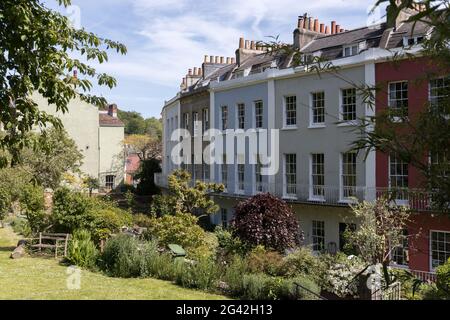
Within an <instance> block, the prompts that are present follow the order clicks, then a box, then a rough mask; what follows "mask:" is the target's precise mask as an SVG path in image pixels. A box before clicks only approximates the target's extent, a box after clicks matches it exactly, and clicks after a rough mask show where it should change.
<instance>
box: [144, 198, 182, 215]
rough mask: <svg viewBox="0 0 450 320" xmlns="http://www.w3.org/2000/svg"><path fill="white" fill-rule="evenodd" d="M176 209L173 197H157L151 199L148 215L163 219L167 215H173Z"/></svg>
mask: <svg viewBox="0 0 450 320" xmlns="http://www.w3.org/2000/svg"><path fill="white" fill-rule="evenodd" d="M175 208H176V199H175V197H172V196H168V195H157V196H154V197H153V201H152V205H151V207H150V213H151V214H152V215H153V216H157V217H163V216H167V215H174V214H175Z"/></svg>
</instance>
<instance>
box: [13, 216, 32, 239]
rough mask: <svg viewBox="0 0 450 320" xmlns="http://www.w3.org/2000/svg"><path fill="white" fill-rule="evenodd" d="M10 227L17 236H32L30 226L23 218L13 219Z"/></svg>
mask: <svg viewBox="0 0 450 320" xmlns="http://www.w3.org/2000/svg"><path fill="white" fill-rule="evenodd" d="M11 227H12V228H13V231H14V232H15V233H17V234H21V235H23V236H24V237H26V238H27V237H30V236H31V234H32V231H31V228H30V225H29V224H28V221H27V219H24V218H14V220H12V221H11Z"/></svg>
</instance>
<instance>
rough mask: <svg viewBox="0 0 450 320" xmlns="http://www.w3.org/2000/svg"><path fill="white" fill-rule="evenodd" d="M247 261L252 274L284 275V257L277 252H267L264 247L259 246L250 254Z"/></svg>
mask: <svg viewBox="0 0 450 320" xmlns="http://www.w3.org/2000/svg"><path fill="white" fill-rule="evenodd" d="M246 260H247V264H248V267H249V270H250V271H251V272H252V273H265V274H268V275H271V276H281V275H283V270H282V267H283V257H282V256H281V255H280V254H279V253H278V252H276V251H266V250H265V249H264V247H262V246H258V247H256V248H255V249H253V250H252V251H251V252H250V253H249V254H248V256H247V259H246Z"/></svg>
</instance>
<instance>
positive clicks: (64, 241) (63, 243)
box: [30, 232, 70, 258]
mask: <svg viewBox="0 0 450 320" xmlns="http://www.w3.org/2000/svg"><path fill="white" fill-rule="evenodd" d="M69 239H70V235H69V234H67V233H42V232H40V233H39V238H35V239H32V240H39V243H37V244H32V245H30V247H31V248H34V249H38V250H39V252H42V249H52V250H55V258H58V253H59V252H60V250H59V249H64V255H63V257H66V256H67V245H68V243H69ZM47 242H52V243H47Z"/></svg>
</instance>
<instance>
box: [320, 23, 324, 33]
mask: <svg viewBox="0 0 450 320" xmlns="http://www.w3.org/2000/svg"><path fill="white" fill-rule="evenodd" d="M320 33H325V24H323V23H321V24H320Z"/></svg>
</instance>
